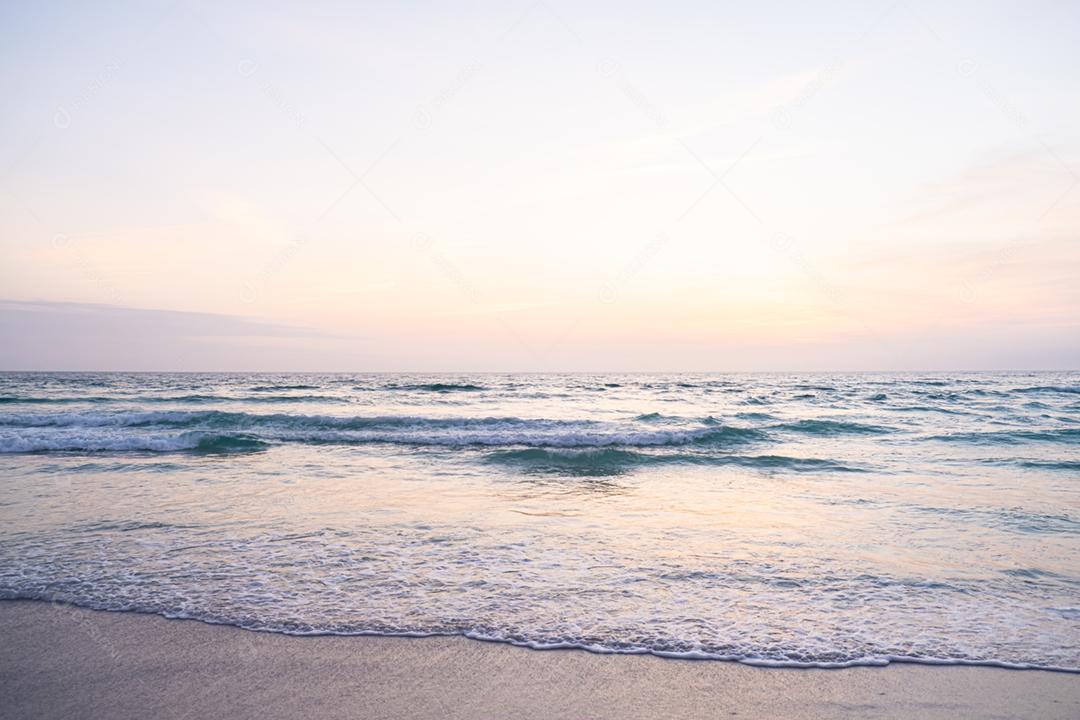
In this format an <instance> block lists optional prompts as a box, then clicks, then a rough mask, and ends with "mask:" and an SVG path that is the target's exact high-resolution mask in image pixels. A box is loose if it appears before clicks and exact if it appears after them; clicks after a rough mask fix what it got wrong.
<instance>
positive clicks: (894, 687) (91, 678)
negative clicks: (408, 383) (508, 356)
mask: <svg viewBox="0 0 1080 720" xmlns="http://www.w3.org/2000/svg"><path fill="white" fill-rule="evenodd" d="M0 635H2V637H3V638H4V640H5V642H4V643H3V644H2V647H3V649H2V650H0V682H2V685H3V687H4V688H5V689H4V691H3V695H4V696H5V697H4V702H3V703H0V706H2V707H3V708H4V709H2V710H0V717H24V718H30V717H59V716H63V717H86V718H91V717H93V718H129V717H130V718H135V717H145V716H147V715H151V716H156V717H173V718H185V717H191V718H195V717H214V716H217V717H221V716H230V717H237V718H246V717H250V718H259V720H269V719H270V718H293V717H305V716H311V717H358V716H359V717H368V718H382V717H386V718H390V717H431V718H459V717H460V718H478V717H506V716H510V715H513V716H515V717H523V718H531V717H536V718H541V717H545V718H547V717H558V718H606V717H623V718H634V717H657V716H671V715H676V714H678V715H680V716H683V717H717V716H739V715H741V716H751V717H766V716H771V717H790V718H827V717H829V718H831V717H852V718H854V717H866V716H874V717H897V718H901V717H916V716H917V717H923V718H937V717H940V718H946V717H959V716H967V717H986V716H993V717H1016V718H1028V717H1030V718H1059V717H1060V718H1072V717H1080V675H1077V674H1076V673H1071V672H1067V671H1066V672H1061V671H1055V670H1042V669H1010V668H999V667H992V666H975V665H958V664H931V663H913V662H894V663H891V664H889V665H887V666H854V667H846V668H828V669H826V668H795V667H762V666H756V665H750V664H747V663H743V662H736V661H727V660H706V659H697V660H695V659H677V658H665V657H659V656H657V655H653V654H645V653H641V654H627V653H597V652H590V651H587V650H583V649H549V650H533V649H530V648H527V647H522V646H515V645H511V644H509V643H505V642H497V641H483V640H474V639H471V638H467V637H463V636H445V635H444V636H429V637H405V636H379V635H351V636H345V635H312V636H296V635H285V634H281V633H270V632H255V631H250V630H244V629H241V628H237V627H235V626H231V625H215V624H209V623H206V622H202V621H199V620H179V619H176V620H174V619H167V618H164V617H161V616H159V615H153V614H144V613H131V612H113V611H101V610H90V609H86V608H81V607H77V606H74V605H64V604H57V603H47V602H43V601H36V600H4V601H0Z"/></svg>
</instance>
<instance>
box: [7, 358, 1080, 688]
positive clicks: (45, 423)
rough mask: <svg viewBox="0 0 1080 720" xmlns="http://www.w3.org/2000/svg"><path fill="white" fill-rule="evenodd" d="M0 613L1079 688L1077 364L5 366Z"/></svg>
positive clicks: (1079, 419) (1079, 422) (1079, 391)
mask: <svg viewBox="0 0 1080 720" xmlns="http://www.w3.org/2000/svg"><path fill="white" fill-rule="evenodd" d="M0 468H2V483H0V598H3V599H14V598H29V599H37V600H43V601H54V602H63V603H73V604H76V605H80V606H85V607H90V608H100V609H107V610H116V611H131V612H144V613H158V614H161V615H164V616H167V617H183V618H196V619H200V620H203V621H206V622H212V623H227V624H231V625H236V626H240V627H244V628H250V629H253V630H262V631H269V632H280V633H291V634H299V635H309V634H327V633H333V634H387V635H431V634H460V635H465V636H469V637H474V638H479V639H485V640H494V641H502V642H508V643H514V644H520V645H527V646H530V647H534V648H565V647H579V648H585V649H588V650H592V651H595V652H625V653H646V652H647V653H654V654H657V655H662V656H672V657H689V658H716V659H725V660H737V661H740V662H745V663H751V664H759V665H779V666H814V667H837V666H848V665H878V664H885V663H888V662H891V661H907V662H925V663H956V664H980V665H1004V666H1010V667H1040V668H1054V669H1059V670H1072V671H1080V373H1075V372H1065V373H903V374H873V373H861V374H828V373H820V374H807V373H803V374H775V373H774V374H537V375H530V374H506V375H503V374H458V375H418V374H279V375H274V374H138V373H131V374H127V373H82V374H78V373H4V374H0Z"/></svg>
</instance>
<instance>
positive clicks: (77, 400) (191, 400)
mask: <svg viewBox="0 0 1080 720" xmlns="http://www.w3.org/2000/svg"><path fill="white" fill-rule="evenodd" d="M275 389H278V388H275ZM252 391H253V392H266V391H267V390H261V391H260V390H257V389H256V388H252ZM300 402H306V403H315V402H318V403H334V404H337V403H347V402H349V400H348V398H343V397H338V396H335V395H205V394H193V395H145V396H126V395H115V396H113V397H94V396H83V397H78V396H76V397H41V396H18V395H15V396H11V395H9V396H0V404H2V405H6V404H27V405H49V404H55V405H71V404H118V403H185V404H202V403H300Z"/></svg>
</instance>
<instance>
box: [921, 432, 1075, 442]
mask: <svg viewBox="0 0 1080 720" xmlns="http://www.w3.org/2000/svg"><path fill="white" fill-rule="evenodd" d="M930 439H931V440H941V441H944V442H963V443H972V444H977V445H1014V444H1018V443H1024V442H1060V443H1075V442H1080V428H1061V429H1057V430H993V431H987V432H967V433H953V434H951V435H935V436H933V437H931V438H930Z"/></svg>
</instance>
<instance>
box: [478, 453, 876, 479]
mask: <svg viewBox="0 0 1080 720" xmlns="http://www.w3.org/2000/svg"><path fill="white" fill-rule="evenodd" d="M486 459H487V461H488V462H492V463H497V464H502V465H512V466H515V467H518V468H519V469H522V470H525V471H527V472H535V473H557V474H564V475H586V476H589V475H591V476H604V475H620V474H622V473H625V472H628V471H630V470H633V469H635V468H638V467H644V466H655V465H739V466H743V467H752V468H757V469H783V470H803V471H829V472H860V469H858V468H853V467H848V466H847V465H844V464H843V463H840V462H837V461H833V460H823V459H818V458H799V457H787V456H782V455H726V454H725V455H707V454H703V453H698V454H689V453H644V452H639V451H631V450H619V449H611V448H602V449H588V450H561V449H545V448H527V449H522V450H504V451H498V452H493V453H490V454H488V455H487V457H486Z"/></svg>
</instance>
